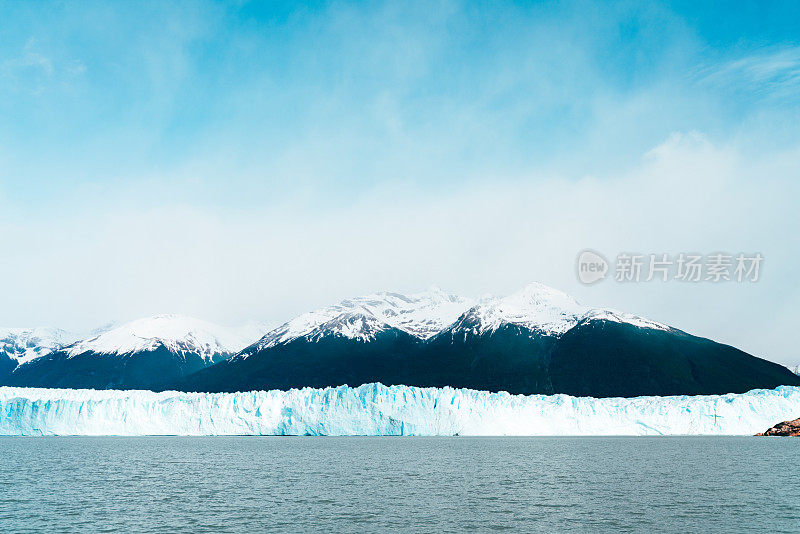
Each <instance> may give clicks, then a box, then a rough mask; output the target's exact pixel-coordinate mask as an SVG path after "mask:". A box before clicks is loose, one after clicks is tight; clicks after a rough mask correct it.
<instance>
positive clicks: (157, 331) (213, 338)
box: [0, 283, 669, 364]
mask: <svg viewBox="0 0 800 534" xmlns="http://www.w3.org/2000/svg"><path fill="white" fill-rule="evenodd" d="M600 319H602V320H607V321H614V322H621V323H629V324H633V325H635V326H639V327H642V328H655V329H668V328H669V327H667V326H666V325H662V324H659V323H656V322H653V321H649V320H647V319H643V318H641V317H637V316H634V315H629V314H623V313H620V312H615V311H612V310H607V309H594V308H590V307H588V306H584V305H581V304H579V303H578V302H577V301H576V300H575V299H573V298H572V297H570V296H569V295H567V294H565V293H563V292H561V291H558V290H555V289H552V288H550V287H547V286H545V285H543V284H540V283H532V284H530V285H528V286H526V287H525V288H523V289H522V290H521V291H519V292H517V293H514V294H512V295H509V296H507V297H483V298H481V299H472V298H465V297H460V296H455V295H451V294H448V293H446V292H444V291H442V290H441V289H438V288H432V289H430V290H428V291H424V292H420V293H414V294H410V295H401V294H399V293H392V292H381V293H373V294H370V295H366V296H361V297H354V298H349V299H345V300H343V301H341V302H340V303H338V304H335V305H332V306H327V307H325V308H321V309H319V310H315V311H311V312H308V313H304V314H302V315H299V316H297V317H295V318H294V319H291V320H290V321H288V322H286V323H284V324H283V325H281V326H279V327H277V328H275V329H272V330H269V329H268V328H267V327H266V325H264V324H263V323H255V322H251V323H249V324H247V325H245V326H243V327H223V326H219V325H216V324H213V323H210V322H206V321H201V320H198V319H193V318H190V317H185V316H181V315H174V314H171V315H170V314H168V315H158V316H155V317H149V318H144V319H138V320H135V321H132V322H129V323H126V324H123V325H114V324H111V325H108V326H106V327H104V328H101V329H98V330H97V331H95V332H94V333H93V334H92V335H90V336H88V337H83V338H81V337H79V336H77V335H74V334H68V333H67V332H64V331H63V330H58V329H50V328H37V329H0V352H2V351H3V350H5V351H6V352H7V353H8V354H9V357H11V358H14V359H16V360H17V361H18V363H19V364H23V363H27V362H29V361H31V360H33V359H35V358H37V357H39V356H42V355H45V354H49V353H51V352H53V351H55V350H59V349H63V350H64V351H65V352H66V353H67V354H68V355H69V356H70V357H72V356H76V355H79V354H84V353H87V352H94V353H97V354H101V355H102V354H108V355H114V354H115V355H124V354H132V353H136V352H141V351H152V350H155V349H156V348H158V347H165V348H166V349H167V350H169V351H170V352H173V353H175V354H179V355H181V354H189V353H192V354H198V355H200V356H201V357H202V358H204V359H205V360H207V361H211V360H212V359H215V357H216V356H220V355H223V356H230V355H233V354H236V353H238V352H240V351H242V350H245V349H246V350H245V354H244V356H245V357H246V355H247V353H250V352H254V351H257V350H263V349H266V348H270V347H273V346H275V345H279V344H284V343H288V342H290V341H292V340H294V339H297V338H301V337H302V338H306V339H307V340H310V341H315V340H318V339H320V338H322V337H323V336H327V335H334V336H342V337H345V338H350V339H355V340H359V341H369V340H372V339H374V338H375V337H376V335H377V334H379V333H380V332H384V331H386V330H389V329H396V330H399V331H402V332H405V333H407V334H408V335H410V336H413V337H415V338H417V339H420V340H427V339H430V338H432V337H434V336H436V335H437V334H439V333H441V332H443V331H445V330H448V329H449V330H452V329H459V330H461V331H464V332H473V333H475V334H479V335H482V334H486V333H491V332H493V331H495V330H497V329H498V328H501V327H502V326H503V325H509V324H510V325H518V326H522V327H524V328H527V329H529V330H531V331H532V332H538V333H542V334H547V335H561V334H564V333H565V332H567V331H568V330H570V329H571V328H572V327H574V326H575V325H577V324H578V323H579V322H581V321H591V320H600ZM251 345H252V346H251Z"/></svg>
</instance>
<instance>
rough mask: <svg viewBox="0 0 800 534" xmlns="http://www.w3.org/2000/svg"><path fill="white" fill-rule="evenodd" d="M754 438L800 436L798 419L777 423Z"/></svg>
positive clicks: (799, 420) (799, 421)
mask: <svg viewBox="0 0 800 534" xmlns="http://www.w3.org/2000/svg"><path fill="white" fill-rule="evenodd" d="M756 436H800V419H795V420H794V421H784V422H783V423H778V424H777V425H775V426H773V427H772V428H770V429H769V430H767V431H766V432H764V433H761V434H756Z"/></svg>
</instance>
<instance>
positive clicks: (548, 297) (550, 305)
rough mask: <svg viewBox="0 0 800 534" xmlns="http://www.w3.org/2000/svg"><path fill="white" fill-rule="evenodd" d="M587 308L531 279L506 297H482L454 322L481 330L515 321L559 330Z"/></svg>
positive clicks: (538, 328)
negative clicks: (532, 281)
mask: <svg viewBox="0 0 800 534" xmlns="http://www.w3.org/2000/svg"><path fill="white" fill-rule="evenodd" d="M589 309H590V308H588V307H586V306H583V305H581V304H579V303H578V302H577V301H576V300H575V299H573V298H572V297H570V296H569V295H567V294H566V293H562V292H561V291H558V290H556V289H553V288H551V287H548V286H546V285H544V284H540V283H538V282H534V283H532V284H528V285H527V286H525V287H524V288H523V289H522V290H521V291H518V292H517V293H514V294H512V295H509V296H507V297H501V298H498V297H485V298H484V299H482V300H481V302H480V303H479V304H478V305H476V306H474V307H473V308H471V309H470V310H469V311H468V312H467V313H466V314H465V315H464V316H463V317H462V318H461V319H460V320H459V323H460V324H459V325H457V326H460V327H462V328H463V327H468V328H472V329H474V330H475V331H476V333H480V334H483V333H486V332H493V331H495V330H497V329H498V328H499V327H500V326H502V325H504V324H515V325H519V326H523V327H525V328H528V329H529V330H534V331H537V332H541V333H545V334H562V333H564V332H566V331H567V330H569V329H570V328H572V327H573V326H575V324H576V323H577V322H578V321H579V320H580V318H581V317H582V316H583V315H584V314H585V313H587V312H588V311H589Z"/></svg>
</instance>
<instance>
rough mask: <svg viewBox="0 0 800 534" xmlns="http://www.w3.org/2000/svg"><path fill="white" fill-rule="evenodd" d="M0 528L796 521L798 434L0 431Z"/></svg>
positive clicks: (416, 527) (636, 527)
mask: <svg viewBox="0 0 800 534" xmlns="http://www.w3.org/2000/svg"><path fill="white" fill-rule="evenodd" d="M0 450H2V454H1V455H0V531H2V532H14V531H49V532H55V531H58V532H74V531H93V532H96V531H100V530H102V531H109V532H110V531H121V532H131V531H134V532H139V531H145V532H168V531H183V532H203V531H214V532H219V531H231V532H233V531H262V530H286V531H289V530H291V531H362V532H363V531H377V530H401V529H402V530H404V531H420V532H431V531H463V530H473V529H474V530H500V529H516V530H523V531H542V532H553V531H572V532H575V531H584V532H597V531H617V532H620V531H639V532H652V531H666V532H689V531H704V532H707V531H717V532H719V531H728V532H730V531H742V530H748V529H750V528H757V529H759V530H761V529H764V530H768V531H772V532H775V531H800V461H798V459H799V458H800V456H799V455H798V453H800V439H791V438H769V439H758V438H309V437H302V438H254V437H216V438H181V437H142V438H77V437H76V438H0Z"/></svg>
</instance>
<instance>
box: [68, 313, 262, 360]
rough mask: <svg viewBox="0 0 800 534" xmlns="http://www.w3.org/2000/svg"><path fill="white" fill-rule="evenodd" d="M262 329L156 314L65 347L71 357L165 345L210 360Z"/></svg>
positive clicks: (231, 350) (236, 349)
mask: <svg viewBox="0 0 800 534" xmlns="http://www.w3.org/2000/svg"><path fill="white" fill-rule="evenodd" d="M263 332H264V330H263V329H262V328H261V327H260V326H259V325H257V324H255V323H251V324H249V325H247V326H245V327H242V328H231V327H224V326H219V325H216V324H213V323H209V322H206V321H201V320H199V319H193V318H191V317H185V316H182V315H157V316H155V317H148V318H145V319H138V320H135V321H132V322H130V323H127V324H124V325H122V326H118V327H116V328H113V329H111V330H109V331H107V332H104V333H102V334H100V335H98V336H95V337H91V338H89V339H85V340H83V341H79V342H78V343H75V344H73V345H71V346H69V347H67V348H66V349H65V350H66V351H67V353H68V355H69V356H76V355H78V354H83V353H85V352H90V351H91V352H95V353H98V354H120V355H121V354H131V353H134V352H140V351H149V350H155V349H157V348H159V347H161V346H163V347H165V348H166V349H168V350H169V351H171V352H174V353H176V354H197V355H199V356H201V357H202V358H203V359H205V360H207V361H211V360H212V359H214V358H215V357H216V356H220V355H222V356H228V355H231V354H235V353H236V352H239V351H240V350H241V349H243V348H244V347H246V346H248V345H249V344H250V343H252V342H253V341H255V340H256V339H258V337H259V336H260V335H262V334H263Z"/></svg>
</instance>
